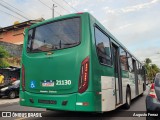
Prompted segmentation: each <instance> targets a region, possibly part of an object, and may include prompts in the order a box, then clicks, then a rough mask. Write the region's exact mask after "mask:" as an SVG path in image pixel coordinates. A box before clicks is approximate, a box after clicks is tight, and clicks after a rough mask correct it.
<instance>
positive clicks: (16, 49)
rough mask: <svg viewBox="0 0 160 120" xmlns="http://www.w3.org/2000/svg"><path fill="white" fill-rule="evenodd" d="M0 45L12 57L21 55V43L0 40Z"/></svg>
mask: <svg viewBox="0 0 160 120" xmlns="http://www.w3.org/2000/svg"><path fill="white" fill-rule="evenodd" d="M0 46H3V47H4V48H5V49H6V50H7V51H8V52H9V53H10V54H11V55H12V56H13V57H21V54H22V45H15V44H12V43H7V42H2V41H0Z"/></svg>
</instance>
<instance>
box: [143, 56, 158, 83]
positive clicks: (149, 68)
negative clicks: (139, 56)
mask: <svg viewBox="0 0 160 120" xmlns="http://www.w3.org/2000/svg"><path fill="white" fill-rule="evenodd" d="M144 66H145V69H146V72H147V78H148V80H150V82H151V81H153V79H154V77H155V75H156V73H158V72H160V69H159V68H158V66H157V65H156V64H152V60H151V59H150V58H146V59H145V65H144Z"/></svg>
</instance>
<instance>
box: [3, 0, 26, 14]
mask: <svg viewBox="0 0 160 120" xmlns="http://www.w3.org/2000/svg"><path fill="white" fill-rule="evenodd" d="M1 1H2V2H4V3H5V4H7V5H8V6H10V7H12V8H14V9H16V10H18V11H19V12H22V13H24V12H23V11H21V10H19V9H17V8H16V7H14V6H12V5H11V4H9V3H7V2H6V1H4V0H1ZM24 14H26V13H24ZM26 15H27V14H26ZM27 16H28V15H27Z"/></svg>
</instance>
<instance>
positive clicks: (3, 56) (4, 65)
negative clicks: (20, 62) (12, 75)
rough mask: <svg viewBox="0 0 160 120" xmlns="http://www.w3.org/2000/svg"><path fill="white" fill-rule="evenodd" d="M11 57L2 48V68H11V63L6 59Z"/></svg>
mask: <svg viewBox="0 0 160 120" xmlns="http://www.w3.org/2000/svg"><path fill="white" fill-rule="evenodd" d="M8 56H9V53H8V52H7V51H6V50H5V49H4V48H3V47H2V46H0V68H6V67H8V66H9V63H8V62H7V61H6V58H7V57H8Z"/></svg>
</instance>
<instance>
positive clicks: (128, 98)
mask: <svg viewBox="0 0 160 120" xmlns="http://www.w3.org/2000/svg"><path fill="white" fill-rule="evenodd" d="M130 106H131V92H130V88H129V87H127V90H126V103H125V105H124V107H125V108H126V109H129V108H130Z"/></svg>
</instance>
